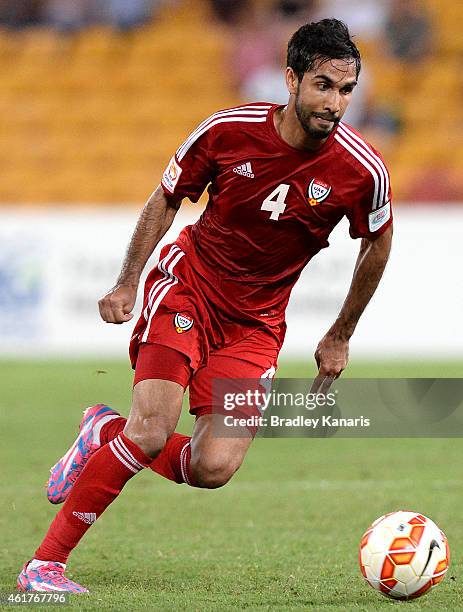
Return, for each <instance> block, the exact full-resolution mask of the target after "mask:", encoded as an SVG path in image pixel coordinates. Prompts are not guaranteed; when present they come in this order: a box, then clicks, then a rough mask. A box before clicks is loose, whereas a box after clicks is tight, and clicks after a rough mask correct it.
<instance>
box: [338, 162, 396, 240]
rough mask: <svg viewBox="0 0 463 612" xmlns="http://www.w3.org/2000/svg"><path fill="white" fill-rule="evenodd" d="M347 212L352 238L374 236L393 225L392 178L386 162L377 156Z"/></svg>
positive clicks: (371, 237)
mask: <svg viewBox="0 0 463 612" xmlns="http://www.w3.org/2000/svg"><path fill="white" fill-rule="evenodd" d="M374 159H375V165H374V166H373V159H372V162H371V164H372V165H371V170H370V172H369V173H368V174H367V175H365V176H364V178H363V180H362V183H361V184H360V185H359V187H358V189H357V192H356V195H355V197H354V199H353V202H352V204H351V206H350V207H349V210H348V212H347V217H348V219H349V223H350V227H349V233H350V235H351V237H352V238H368V239H369V240H375V239H376V238H378V237H379V236H381V234H383V233H384V232H385V231H386V230H387V228H388V227H389V226H390V225H392V202H391V200H392V193H391V181H390V177H389V172H388V170H387V168H386V165H385V164H384V162H383V161H382V160H381V158H380V157H377V156H375V158H374Z"/></svg>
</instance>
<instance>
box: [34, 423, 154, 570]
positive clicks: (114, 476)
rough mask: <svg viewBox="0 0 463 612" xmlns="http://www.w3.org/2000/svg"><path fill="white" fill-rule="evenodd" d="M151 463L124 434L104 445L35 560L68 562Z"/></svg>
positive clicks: (36, 554) (75, 489)
mask: <svg viewBox="0 0 463 612" xmlns="http://www.w3.org/2000/svg"><path fill="white" fill-rule="evenodd" d="M151 461H152V459H151V457H148V456H147V455H145V453H144V452H143V451H142V450H141V449H140V448H139V447H138V446H137V445H136V444H135V443H134V442H132V441H131V440H129V439H128V438H127V437H126V436H125V435H124V434H123V433H121V434H119V435H118V436H117V438H115V439H114V440H113V441H112V442H110V443H109V444H105V445H104V446H102V447H101V448H100V449H99V450H98V451H97V452H96V453H95V454H94V455H92V457H90V459H89V461H88V463H87V465H86V466H85V468H84V469H83V470H82V474H81V475H80V476H79V478H78V479H77V480H76V482H75V484H74V486H73V488H72V491H71V493H70V494H69V497H68V498H67V500H66V501H65V502H64V506H63V507H62V509H61V510H60V511H59V512H58V514H57V515H56V516H55V519H54V520H53V522H52V524H51V525H50V528H49V529H48V532H47V534H46V536H45V538H44V540H43V542H42V543H41V544H40V546H39V548H38V549H37V550H36V552H35V555H34V558H35V559H40V560H42V561H59V562H60V563H66V562H67V559H68V557H69V554H70V553H71V551H72V550H73V549H74V548H75V547H76V546H77V544H78V543H79V540H80V539H81V538H82V536H83V535H84V534H85V532H86V531H87V529H88V528H89V527H90V526H91V525H92V523H94V522H95V521H96V519H97V518H98V517H99V516H100V515H101V514H102V513H103V512H104V511H105V510H106V508H107V507H108V506H109V504H110V503H111V502H112V501H114V499H116V497H117V496H118V495H119V493H120V492H121V491H122V489H123V487H124V485H125V483H126V482H127V481H129V480H130V479H131V478H132V477H133V476H134V475H135V474H137V473H138V472H139V471H140V470H141V469H143V468H144V467H147V466H148V465H149V464H150V463H151Z"/></svg>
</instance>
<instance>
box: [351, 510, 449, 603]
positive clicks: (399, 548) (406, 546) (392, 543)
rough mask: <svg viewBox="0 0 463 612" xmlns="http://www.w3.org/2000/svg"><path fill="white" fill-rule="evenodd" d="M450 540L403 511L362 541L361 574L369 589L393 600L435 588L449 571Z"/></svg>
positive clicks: (429, 523)
mask: <svg viewBox="0 0 463 612" xmlns="http://www.w3.org/2000/svg"><path fill="white" fill-rule="evenodd" d="M449 560H450V552H449V545H448V542H447V538H446V537H445V535H444V533H443V532H442V531H441V530H440V529H439V527H438V526H437V525H436V524H435V523H433V521H431V520H430V519H428V518H426V517H425V516H423V515H422V514H418V513H417V512H409V511H404V510H400V511H398V512H390V513H389V514H385V515H384V516H381V517H380V518H379V519H377V520H376V521H375V522H374V523H373V524H372V525H371V527H369V528H368V529H367V530H366V532H365V533H364V535H363V536H362V539H361V541H360V550H359V563H360V570H361V572H362V574H363V576H364V578H365V580H366V581H367V582H368V584H369V585H370V586H372V587H373V588H374V589H376V590H377V591H379V592H380V593H382V594H383V595H385V596H387V597H392V598H393V599H414V598H416V597H420V596H421V595H424V594H425V593H427V592H428V591H430V590H431V589H432V588H434V587H435V586H436V585H437V584H439V582H440V581H441V580H443V578H444V576H445V573H446V571H447V569H448V567H449Z"/></svg>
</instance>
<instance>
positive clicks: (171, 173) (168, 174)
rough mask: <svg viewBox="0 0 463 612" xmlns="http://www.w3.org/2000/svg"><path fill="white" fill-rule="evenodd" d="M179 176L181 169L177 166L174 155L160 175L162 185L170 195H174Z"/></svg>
mask: <svg viewBox="0 0 463 612" xmlns="http://www.w3.org/2000/svg"><path fill="white" fill-rule="evenodd" d="M181 174H182V169H181V168H180V166H179V165H178V164H177V162H176V160H175V155H174V156H173V157H172V159H171V160H170V162H169V165H168V166H167V168H166V169H165V171H164V174H163V175H162V184H163V185H164V187H165V188H166V189H167V190H168V191H170V193H174V190H175V186H176V185H177V183H178V179H179V178H180V175H181Z"/></svg>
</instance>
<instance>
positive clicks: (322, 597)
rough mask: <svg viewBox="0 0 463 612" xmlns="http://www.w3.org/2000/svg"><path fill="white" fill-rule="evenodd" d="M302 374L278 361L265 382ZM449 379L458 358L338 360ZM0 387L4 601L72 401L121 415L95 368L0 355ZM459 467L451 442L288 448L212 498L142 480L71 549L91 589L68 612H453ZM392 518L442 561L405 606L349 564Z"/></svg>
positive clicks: (66, 429) (112, 379) (274, 443)
mask: <svg viewBox="0 0 463 612" xmlns="http://www.w3.org/2000/svg"><path fill="white" fill-rule="evenodd" d="M102 371H104V372H102ZM312 372H313V371H310V370H309V369H308V368H307V365H306V364H303V363H293V364H291V363H287V364H283V365H282V367H281V368H280V371H279V375H280V376H293V377H296V376H304V375H310V374H311V373H312ZM462 372H463V364H461V363H428V364H426V363H423V364H411V363H408V364H407V363H403V364H398V363H395V364H392V363H389V364H369V365H368V366H362V364H355V363H353V364H352V365H351V366H350V368H349V372H348V373H349V375H351V376H385V377H391V376H455V377H459V376H461V374H462ZM0 383H1V384H0V419H1V420H0V423H1V434H2V439H1V445H0V452H1V466H2V470H1V472H2V482H1V489H0V491H1V498H0V526H1V528H0V535H1V540H0V542H1V551H2V554H1V557H0V563H1V571H0V579H1V581H0V591H10V590H13V589H15V585H16V575H17V573H18V571H19V570H20V567H21V565H22V563H23V562H24V561H25V560H27V559H28V558H30V556H31V554H32V553H33V551H34V549H35V547H36V546H37V544H38V543H39V540H40V539H41V537H42V535H43V534H44V531H45V529H46V527H47V526H48V524H49V522H50V520H51V519H52V517H53V516H54V514H55V512H56V509H55V508H54V507H52V506H51V505H50V504H49V503H48V502H47V501H46V498H45V494H44V483H45V481H46V479H47V475H48V468H49V467H50V465H52V464H53V463H54V462H55V461H56V459H57V458H58V457H59V456H60V455H61V454H62V453H63V451H64V450H65V449H66V448H67V447H68V446H69V444H70V443H71V442H72V440H73V439H74V437H75V432H76V427H77V424H78V422H79V420H80V416H81V411H82V409H83V408H84V407H85V406H87V405H89V404H93V403H96V402H106V403H108V404H110V405H112V406H113V407H115V408H116V409H118V410H120V411H121V412H122V413H123V414H126V413H127V409H128V406H129V403H130V385H131V372H130V371H129V369H128V367H127V364H126V363H125V362H113V361H108V360H100V361H97V360H94V361H82V362H66V361H62V362H58V361H57V362H45V361H44V362H23V363H20V362H17V363H11V362H6V361H4V362H2V363H0ZM191 425H192V420H191V418H190V417H189V416H188V415H187V414H186V413H185V415H184V416H183V417H182V421H181V423H180V426H179V430H180V431H184V432H186V433H189V432H190V430H191ZM462 469H463V468H462V443H461V441H460V440H459V439H448V440H442V439H423V440H411V439H402V440H345V439H344V440H337V439H327V440H326V439H322V440H313V439H311V440H308V439H306V440H304V439H294V438H293V439H286V440H281V439H260V440H256V441H255V443H254V445H253V447H251V449H250V451H249V453H248V456H247V458H246V461H245V463H244V465H243V467H242V468H241V470H240V471H239V472H238V473H237V475H236V476H235V477H234V478H233V480H232V481H231V482H230V483H229V484H228V485H227V486H226V487H224V488H222V489H218V490H215V491H204V490H198V489H191V488H189V487H187V486H185V485H175V484H174V483H171V482H168V481H166V480H163V479H162V478H161V477H159V476H157V475H155V474H153V473H152V472H151V471H148V470H147V471H145V472H143V473H142V474H140V475H139V476H138V477H137V478H135V479H134V480H132V481H131V482H130V483H129V484H128V485H127V487H126V489H125V490H124V492H123V493H122V495H121V496H120V498H119V499H118V500H117V501H116V502H115V503H114V504H113V505H112V506H111V507H110V508H109V509H108V510H107V512H106V513H105V514H104V516H103V517H102V518H101V519H100V520H99V521H98V523H97V524H96V525H95V526H94V527H93V528H92V529H91V530H90V531H89V533H88V534H87V535H86V536H85V538H84V540H83V541H82V543H81V545H80V546H79V547H78V548H77V550H76V551H75V552H74V553H73V555H72V557H71V559H70V563H69V566H68V570H69V572H68V573H69V576H71V577H72V578H74V579H75V580H77V581H79V582H81V583H82V584H84V585H86V586H87V587H88V588H89V589H90V591H91V594H90V595H89V596H82V597H80V598H75V599H73V601H72V603H71V608H75V609H78V610H129V611H131V610H198V611H201V612H202V611H205V610H211V611H216V610H241V609H243V610H244V609H246V610H297V609H298V610H315V611H319V610H340V611H346V610H383V609H384V610H386V609H391V610H392V609H393V608H394V607H396V608H398V607H402V606H404V605H405V606H407V609H408V608H410V609H429V610H433V611H435V610H457V609H462V610H463V596H462V589H461V580H462V574H461V569H462V563H463V559H462V553H461V550H462V545H463V523H462V519H461V512H462V507H463V489H462V485H463V479H462ZM401 508H405V509H416V510H418V511H420V512H422V513H424V514H426V515H429V516H430V517H432V518H433V519H434V520H435V521H436V522H437V523H438V524H439V525H440V526H441V528H442V529H443V530H444V531H445V532H446V534H447V536H448V538H449V542H450V548H451V553H452V559H451V567H450V570H449V573H448V575H447V577H446V579H445V580H444V582H443V583H442V585H440V586H439V587H438V588H437V589H435V590H434V592H433V593H431V594H430V595H427V596H425V597H423V598H422V599H419V600H417V601H416V602H410V603H406V604H403V603H396V602H393V601H390V600H387V599H385V598H383V597H382V596H381V595H379V594H377V593H375V592H374V591H373V590H372V589H371V588H370V587H368V585H366V583H364V581H363V579H362V578H361V576H360V573H359V570H358V567H357V546H358V542H359V539H360V536H361V534H362V532H363V531H364V530H365V529H366V527H367V526H368V525H369V524H370V523H371V521H372V520H374V519H375V518H377V517H378V516H379V515H381V514H384V513H385V512H388V511H391V510H395V509H401ZM36 609H37V608H36ZM42 609H43V608H42ZM49 609H50V608H49Z"/></svg>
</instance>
